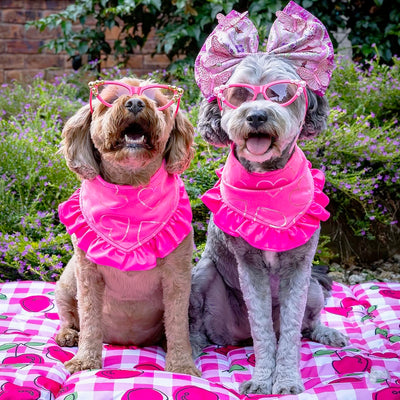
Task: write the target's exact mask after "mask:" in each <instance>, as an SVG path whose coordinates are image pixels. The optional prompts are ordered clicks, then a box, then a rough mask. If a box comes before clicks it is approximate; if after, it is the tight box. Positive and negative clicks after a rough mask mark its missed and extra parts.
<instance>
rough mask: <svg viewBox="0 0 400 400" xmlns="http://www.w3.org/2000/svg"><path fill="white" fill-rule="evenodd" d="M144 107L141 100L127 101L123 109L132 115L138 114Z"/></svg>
mask: <svg viewBox="0 0 400 400" xmlns="http://www.w3.org/2000/svg"><path fill="white" fill-rule="evenodd" d="M145 106H146V105H145V104H144V101H143V100H141V99H129V100H128V101H127V102H126V103H125V107H126V108H127V109H128V110H129V111H131V112H133V113H134V114H138V113H140V111H142V110H143V108H144V107H145Z"/></svg>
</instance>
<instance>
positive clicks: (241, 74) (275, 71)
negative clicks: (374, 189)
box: [189, 55, 347, 394]
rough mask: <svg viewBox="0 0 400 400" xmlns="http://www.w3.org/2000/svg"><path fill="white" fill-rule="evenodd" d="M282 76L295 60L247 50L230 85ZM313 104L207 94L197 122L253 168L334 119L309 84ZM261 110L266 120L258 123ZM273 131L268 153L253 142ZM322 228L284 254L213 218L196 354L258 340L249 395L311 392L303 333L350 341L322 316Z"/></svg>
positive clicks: (195, 296) (196, 284)
mask: <svg viewBox="0 0 400 400" xmlns="http://www.w3.org/2000/svg"><path fill="white" fill-rule="evenodd" d="M279 79H297V80H299V79H300V78H299V76H298V75H297V73H296V72H295V70H294V68H293V66H292V65H291V64H290V63H289V62H288V61H285V60H283V59H280V58H276V57H273V56H269V55H251V56H247V57H246V58H245V59H244V60H243V61H241V63H240V64H238V66H237V67H236V69H235V71H234V73H233V75H232V76H231V78H230V80H229V81H228V83H247V84H253V85H263V84H266V83H269V82H272V81H276V80H279ZM307 94H308V101H309V102H308V109H307V110H306V115H305V117H304V113H305V98H304V96H303V95H301V96H300V97H299V98H298V99H297V100H296V101H295V102H293V103H292V104H290V105H289V106H286V107H282V106H280V105H278V104H275V103H273V102H271V101H267V100H265V99H264V98H262V96H261V97H259V98H257V99H256V101H253V102H247V103H243V104H242V105H241V106H240V107H238V108H237V109H230V108H228V107H226V106H225V107H223V110H222V112H221V111H220V109H219V107H218V104H217V102H216V100H214V101H213V102H211V103H208V102H207V101H206V100H204V101H203V102H202V104H201V107H200V113H199V123H198V129H199V130H200V133H201V135H202V137H203V138H204V139H205V140H206V141H207V142H209V143H211V144H213V145H216V146H227V145H229V144H230V143H231V142H234V144H235V156H236V158H237V159H238V160H239V161H240V163H241V164H242V166H244V168H246V170H247V171H249V172H257V173H262V172H265V171H273V170H276V169H280V168H283V167H284V166H285V164H286V163H287V161H288V160H289V158H290V156H291V154H292V152H291V151H292V149H293V144H294V143H295V141H296V140H297V137H296V134H297V133H298V132H299V131H300V130H301V133H300V138H311V137H313V136H315V135H317V134H318V133H319V132H321V130H323V129H324V128H325V126H326V119H327V115H328V104H327V101H326V99H325V98H324V97H320V96H317V95H315V94H314V93H313V92H311V91H310V90H308V89H307ZM254 113H262V114H263V115H264V116H265V118H264V121H265V122H263V123H262V124H261V125H260V126H255V125H254V124H252V120H253V119H252V116H253V115H255V114H254ZM254 134H260V135H269V136H271V137H272V140H271V143H272V144H271V146H270V148H269V150H268V151H267V152H266V153H264V154H262V155H254V154H251V153H250V152H249V151H248V150H247V148H246V140H247V138H248V137H249V135H254ZM318 238H319V229H318V230H317V232H315V234H314V235H313V236H312V237H311V239H310V240H309V241H308V242H307V243H306V244H304V245H302V246H300V247H297V248H294V249H292V250H289V251H285V252H268V251H262V250H258V249H256V248H253V247H252V246H251V245H250V244H248V243H247V242H246V241H245V240H244V239H242V238H240V237H233V236H230V235H228V234H226V233H224V232H223V231H222V230H220V229H219V228H218V227H217V226H216V225H215V224H214V223H213V220H212V218H211V220H210V223H209V226H208V236H207V243H206V246H205V250H204V253H203V255H202V257H201V259H200V261H199V263H198V264H197V266H196V267H195V268H194V270H193V276H192V294H191V300H190V309H189V314H190V332H191V341H192V347H193V351H194V354H195V355H196V353H198V352H199V351H201V349H202V348H203V347H204V346H206V345H207V344H208V343H210V342H211V343H215V344H218V345H235V344H246V343H249V340H252V342H253V344H254V353H255V359H256V365H255V369H254V374H253V377H252V379H251V380H250V381H247V382H243V384H242V385H241V389H240V390H241V392H242V393H263V394H269V393H275V394H285V393H289V394H296V393H300V392H301V391H303V390H304V386H303V384H302V380H301V377H300V372H299V369H298V365H299V354H300V352H299V348H300V339H301V335H302V334H303V336H305V337H308V338H310V339H312V340H315V341H318V342H321V343H324V344H327V345H330V346H338V347H339V346H340V347H341V346H344V345H346V343H347V338H346V337H345V336H343V335H342V334H341V333H339V332H337V331H335V330H334V329H330V328H328V327H326V326H324V325H322V324H321V323H320V320H319V315H320V311H321V309H322V308H323V307H324V302H325V298H326V297H327V296H328V295H329V290H330V284H331V282H330V281H329V279H328V277H327V275H326V271H325V272H324V271H322V270H321V269H320V270H316V269H315V268H312V260H313V258H314V254H315V251H316V247H317V243H318Z"/></svg>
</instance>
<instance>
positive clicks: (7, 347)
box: [0, 343, 18, 350]
mask: <svg viewBox="0 0 400 400" xmlns="http://www.w3.org/2000/svg"><path fill="white" fill-rule="evenodd" d="M17 346H18V345H17V344H16V343H6V344H2V345H1V346H0V350H10V349H13V348H14V347H17Z"/></svg>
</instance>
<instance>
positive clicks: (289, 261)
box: [272, 254, 311, 394]
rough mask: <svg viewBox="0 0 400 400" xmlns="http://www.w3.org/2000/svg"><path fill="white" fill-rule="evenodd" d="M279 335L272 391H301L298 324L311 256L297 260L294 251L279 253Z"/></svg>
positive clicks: (279, 392)
mask: <svg viewBox="0 0 400 400" xmlns="http://www.w3.org/2000/svg"><path fill="white" fill-rule="evenodd" d="M280 259H281V263H280V285H279V304H280V336H279V342H278V348H277V353H276V369H275V374H274V385H273V388H272V392H273V393H274V394H298V393H301V392H302V391H304V386H303V382H302V379H301V375H300V370H299V363H300V346H301V342H300V341H301V326H302V321H303V317H304V311H305V308H306V303H307V293H308V288H309V285H310V276H311V260H310V259H308V258H307V259H306V260H302V261H301V262H298V260H296V255H292V256H291V255H289V254H288V255H285V256H283V255H281V257H280Z"/></svg>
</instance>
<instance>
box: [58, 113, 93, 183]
mask: <svg viewBox="0 0 400 400" xmlns="http://www.w3.org/2000/svg"><path fill="white" fill-rule="evenodd" d="M91 121H92V113H91V112H90V109H89V105H86V106H84V107H82V108H81V109H80V110H79V111H78V112H77V113H76V114H75V115H73V116H72V117H71V118H70V119H69V120H68V121H67V123H66V124H65V126H64V129H63V131H62V138H63V140H62V142H61V148H60V151H59V152H60V153H62V154H63V155H64V157H65V159H66V161H67V165H68V168H69V169H70V170H71V171H73V172H75V173H76V174H78V175H79V177H80V178H82V179H93V178H95V177H96V176H97V175H98V174H99V173H100V170H99V164H98V162H97V161H96V159H98V157H99V156H98V152H97V150H96V149H95V147H94V145H93V142H92V140H91V138H90V123H91Z"/></svg>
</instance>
